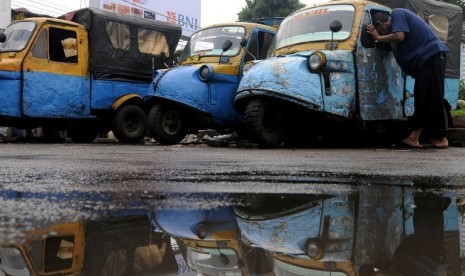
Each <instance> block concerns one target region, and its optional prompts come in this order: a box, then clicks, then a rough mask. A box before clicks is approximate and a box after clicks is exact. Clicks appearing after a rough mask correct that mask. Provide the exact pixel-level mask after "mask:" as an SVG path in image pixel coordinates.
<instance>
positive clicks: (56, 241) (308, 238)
mask: <svg viewBox="0 0 465 276" xmlns="http://www.w3.org/2000/svg"><path fill="white" fill-rule="evenodd" d="M197 196H199V197H198V198H199V199H201V198H202V197H201V196H200V195H197ZM169 197H171V198H173V197H176V195H170V196H167V197H166V198H169ZM183 197H185V195H179V198H183ZM160 198H165V196H163V197H160ZM203 200H204V201H205V202H204V203H205V204H204V206H206V207H202V204H199V205H198V206H195V207H193V206H192V205H191V206H189V207H188V208H186V206H184V207H183V208H179V207H174V206H169V207H161V206H157V207H155V208H154V209H152V210H142V209H141V210H140V214H137V215H136V214H131V216H120V217H117V218H114V217H106V218H105V219H102V220H80V221H73V222H66V223H61V224H57V225H53V226H51V227H49V228H47V229H34V230H29V231H25V232H24V233H22V235H23V239H22V242H14V243H4V244H2V247H1V249H0V260H1V262H0V275H52V274H53V275H56V274H59V275H79V274H85V275H218V276H220V275H234V276H235V275H318V276H321V275H328V276H329V275H332V276H334V275H461V273H463V272H461V268H460V267H461V254H460V252H461V243H460V231H459V229H460V227H459V224H460V223H461V219H462V214H461V212H459V209H460V207H461V206H459V202H460V199H459V198H458V196H457V193H455V192H445V191H431V190H428V191H426V190H418V189H414V188H409V187H399V186H379V187H370V188H360V189H357V190H356V191H355V190H354V191H350V192H340V193H333V194H279V195H278V194H232V195H226V194H221V195H217V196H216V195H212V194H208V195H205V197H203ZM223 200H224V202H226V203H225V204H218V202H221V201H223ZM208 201H212V202H215V204H208ZM2 273H3V274H2Z"/></svg>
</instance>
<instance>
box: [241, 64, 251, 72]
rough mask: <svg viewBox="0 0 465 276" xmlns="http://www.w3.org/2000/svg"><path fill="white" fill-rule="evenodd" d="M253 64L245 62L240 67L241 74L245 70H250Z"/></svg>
mask: <svg viewBox="0 0 465 276" xmlns="http://www.w3.org/2000/svg"><path fill="white" fill-rule="evenodd" d="M252 66H253V64H252V63H246V64H245V65H244V68H242V74H244V75H245V74H247V71H249V70H250V68H252Z"/></svg>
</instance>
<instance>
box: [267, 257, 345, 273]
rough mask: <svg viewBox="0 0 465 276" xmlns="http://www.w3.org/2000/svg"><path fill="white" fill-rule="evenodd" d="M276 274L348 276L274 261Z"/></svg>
mask: <svg viewBox="0 0 465 276" xmlns="http://www.w3.org/2000/svg"><path fill="white" fill-rule="evenodd" d="M274 262H275V267H274V273H275V275H276V276H301V275H312V276H347V274H345V273H344V272H335V271H323V270H317V269H311V268H305V267H300V266H296V265H292V264H288V263H285V262H282V261H280V260H277V259H274Z"/></svg>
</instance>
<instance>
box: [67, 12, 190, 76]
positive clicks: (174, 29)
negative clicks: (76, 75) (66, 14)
mask: <svg viewBox="0 0 465 276" xmlns="http://www.w3.org/2000/svg"><path fill="white" fill-rule="evenodd" d="M71 21H73V22H76V23H79V24H81V25H83V26H85V27H86V29H87V30H88V32H89V48H90V50H89V52H90V62H89V63H90V71H91V72H92V74H93V75H94V77H96V78H100V79H112V80H124V81H143V82H145V81H150V80H151V76H152V59H153V61H154V68H155V69H160V68H165V66H164V65H163V62H164V61H165V62H166V63H170V62H171V61H172V57H173V55H174V51H175V49H176V46H177V43H178V40H179V38H180V36H181V32H182V30H181V27H180V26H178V25H175V24H171V23H167V22H162V21H156V20H151V19H144V18H139V17H135V16H131V15H122V14H118V13H114V12H108V11H103V10H100V9H95V8H88V9H82V10H78V11H75V12H74V13H73V15H72V18H71ZM107 22H113V23H120V24H124V25H125V26H127V28H128V29H129V39H130V42H129V48H128V49H124V50H123V49H115V48H114V47H113V45H112V43H111V40H110V37H109V35H108V33H107ZM141 29H146V30H151V31H156V32H160V33H163V34H164V36H165V38H166V42H167V44H168V49H169V53H166V54H165V56H166V58H164V57H163V55H162V54H160V55H155V56H153V55H151V54H146V53H141V52H140V51H139V44H138V34H139V31H140V30H141Z"/></svg>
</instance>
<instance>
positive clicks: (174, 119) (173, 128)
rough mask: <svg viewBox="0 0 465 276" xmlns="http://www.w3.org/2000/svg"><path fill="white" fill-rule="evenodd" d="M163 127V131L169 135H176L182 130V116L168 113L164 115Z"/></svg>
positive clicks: (174, 112) (172, 112)
mask: <svg viewBox="0 0 465 276" xmlns="http://www.w3.org/2000/svg"><path fill="white" fill-rule="evenodd" d="M161 125H162V127H163V131H165V132H166V133H167V134H169V135H176V134H177V133H178V132H179V130H180V129H181V116H180V114H179V112H176V111H167V112H165V114H163V117H162V120H161Z"/></svg>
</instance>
